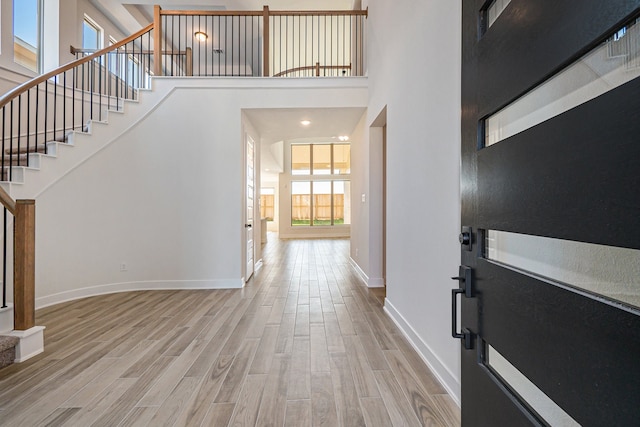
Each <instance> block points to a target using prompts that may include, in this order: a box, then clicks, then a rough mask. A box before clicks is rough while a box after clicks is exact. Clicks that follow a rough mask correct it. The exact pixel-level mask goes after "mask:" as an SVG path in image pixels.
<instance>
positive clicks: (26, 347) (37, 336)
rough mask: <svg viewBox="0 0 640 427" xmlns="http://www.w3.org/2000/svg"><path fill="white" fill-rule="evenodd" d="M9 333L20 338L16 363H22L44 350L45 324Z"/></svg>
mask: <svg viewBox="0 0 640 427" xmlns="http://www.w3.org/2000/svg"><path fill="white" fill-rule="evenodd" d="M9 335H11V336H14V337H17V338H19V339H20V342H19V343H18V345H17V346H16V358H15V360H14V362H15V363H22V362H24V361H25V360H27V359H31V358H32V357H33V356H37V355H38V354H40V353H42V352H43V351H44V326H34V327H33V328H30V329H27V330H26V331H11V332H10V333H9Z"/></svg>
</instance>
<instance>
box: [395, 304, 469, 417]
mask: <svg viewBox="0 0 640 427" xmlns="http://www.w3.org/2000/svg"><path fill="white" fill-rule="evenodd" d="M384 311H385V312H386V313H387V314H388V315H389V317H391V320H393V322H394V323H395V324H396V326H397V327H398V328H399V329H400V331H401V332H402V333H403V335H404V336H405V337H406V338H407V340H409V343H411V345H412V346H413V348H414V350H415V351H417V352H418V354H419V355H420V357H421V358H422V360H423V361H424V363H426V364H427V366H428V367H429V369H431V372H432V373H433V374H434V375H435V376H436V378H437V379H438V381H440V384H442V386H443V387H444V388H445V389H446V390H447V392H448V393H449V395H450V396H451V398H452V399H453V400H454V401H455V402H456V404H457V405H458V406H460V381H459V380H458V379H457V378H456V377H455V376H454V375H453V373H452V372H451V371H450V370H449V369H448V368H447V367H446V366H445V365H444V363H442V361H441V360H440V358H438V356H436V355H435V353H434V352H433V351H432V350H431V348H430V347H429V345H428V344H427V343H426V342H424V341H423V340H422V338H420V336H419V335H418V334H417V333H416V331H415V330H414V329H413V328H412V327H411V325H410V324H409V323H408V322H407V321H406V319H405V318H404V317H403V316H402V314H400V312H398V310H396V308H395V307H394V306H393V304H392V303H391V302H390V301H389V299H388V298H385V300H384Z"/></svg>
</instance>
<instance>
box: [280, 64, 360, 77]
mask: <svg viewBox="0 0 640 427" xmlns="http://www.w3.org/2000/svg"><path fill="white" fill-rule="evenodd" d="M343 69H347V70H350V69H351V64H349V65H320V63H316V65H305V66H304V67H295V68H289V69H288V70H284V71H280V72H279V73H278V74H274V75H273V77H282V76H284V75H285V74H289V73H295V72H296V71H305V70H343ZM316 75H317V74H316Z"/></svg>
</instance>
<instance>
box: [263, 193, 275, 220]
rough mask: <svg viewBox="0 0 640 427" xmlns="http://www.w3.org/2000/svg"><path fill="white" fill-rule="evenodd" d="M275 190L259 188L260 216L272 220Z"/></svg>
mask: <svg viewBox="0 0 640 427" xmlns="http://www.w3.org/2000/svg"><path fill="white" fill-rule="evenodd" d="M274 196H275V190H274V189H273V188H261V189H260V218H263V219H266V220H267V221H273V215H274V212H273V209H274Z"/></svg>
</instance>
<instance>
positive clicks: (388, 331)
mask: <svg viewBox="0 0 640 427" xmlns="http://www.w3.org/2000/svg"><path fill="white" fill-rule="evenodd" d="M348 252H349V241H348V240H340V239H327V240H289V241H281V240H278V239H277V238H273V237H272V238H271V239H270V242H269V243H268V244H267V245H266V246H265V247H264V253H263V259H264V266H263V268H262V269H261V270H260V271H258V272H257V273H256V274H255V277H254V278H253V279H252V280H251V281H250V282H249V283H248V284H247V286H246V287H245V288H244V289H240V290H213V291H206V290H194V291H144V292H126V293H119V294H111V295H104V296H99V297H92V298H86V299H82V300H78V301H72V302H69V303H64V304H59V305H56V306H52V307H48V308H45V309H42V310H39V311H38V312H37V313H36V316H37V324H38V325H45V326H46V327H47V329H46V331H45V353H43V354H41V355H39V356H37V357H35V358H33V359H31V360H29V361H27V362H25V363H22V364H15V365H11V366H9V367H7V368H4V369H2V370H0V425H10V426H40V425H42V426H45V425H46V426H143V425H150V426H165V425H166V426H172V425H174V426H227V425H228V426H254V425H259V426H296V427H300V426H331V427H333V426H345V427H354V426H369V427H371V426H420V425H425V426H426V425H428V426H458V425H460V411H459V408H458V407H457V406H456V405H455V403H454V402H453V400H452V399H451V398H450V397H449V396H448V395H447V394H446V391H445V390H444V389H443V388H442V387H441V386H440V384H439V383H438V382H437V380H436V379H435V378H434V377H433V376H432V374H431V373H430V372H429V370H428V369H427V367H426V366H425V365H424V364H423V363H422V361H421V360H420V358H419V356H418V355H417V354H416V353H415V352H414V351H413V349H412V348H411V346H410V345H409V343H408V342H407V341H406V340H405V339H404V338H403V337H402V335H401V333H400V331H399V330H398V329H397V328H396V327H395V325H394V324H393V322H392V321H391V320H390V319H389V318H388V317H387V316H386V314H385V313H384V311H383V310H382V300H383V298H384V294H383V293H381V291H380V290H375V291H370V290H368V289H367V288H366V287H364V285H362V284H361V283H360V282H359V280H358V279H357V277H356V276H355V274H354V272H353V270H352V269H351V267H350V266H349V261H348Z"/></svg>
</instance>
